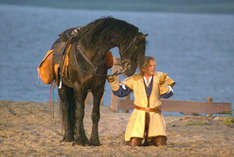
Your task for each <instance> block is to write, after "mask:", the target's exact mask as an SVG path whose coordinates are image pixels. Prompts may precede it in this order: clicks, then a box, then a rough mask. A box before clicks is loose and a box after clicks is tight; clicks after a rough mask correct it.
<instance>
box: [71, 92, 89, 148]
mask: <svg viewBox="0 0 234 157" xmlns="http://www.w3.org/2000/svg"><path fill="white" fill-rule="evenodd" d="M74 91H75V93H74V94H75V97H74V98H75V103H76V110H75V117H76V121H75V135H74V138H75V140H74V144H78V145H85V144H88V138H87V136H86V134H85V130H84V124H83V119H84V115H85V111H84V109H85V105H84V99H85V97H86V95H87V92H85V93H84V92H83V93H82V91H81V90H79V89H77V88H76V89H75V90H74Z"/></svg>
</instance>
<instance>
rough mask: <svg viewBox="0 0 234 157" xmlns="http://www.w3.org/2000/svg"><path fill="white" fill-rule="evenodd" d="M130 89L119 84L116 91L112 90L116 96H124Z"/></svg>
mask: <svg viewBox="0 0 234 157" xmlns="http://www.w3.org/2000/svg"><path fill="white" fill-rule="evenodd" d="M131 91H132V90H131V89H130V88H128V87H126V86H125V85H123V84H120V86H119V89H118V90H116V91H113V94H114V95H116V96H118V97H124V96H127V95H128V94H130V93H131Z"/></svg>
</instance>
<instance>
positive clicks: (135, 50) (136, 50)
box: [120, 32, 148, 76]
mask: <svg viewBox="0 0 234 157" xmlns="http://www.w3.org/2000/svg"><path fill="white" fill-rule="evenodd" d="M147 35H148V34H143V33H141V32H138V33H137V35H136V36H135V37H134V38H133V39H132V40H131V41H130V42H129V43H128V45H125V46H122V47H120V57H121V67H122V71H124V72H123V73H124V74H125V75H126V76H131V75H133V74H134V73H135V72H136V69H137V67H138V66H140V65H141V64H142V63H143V60H144V56H145V44H146V40H145V38H146V36H147Z"/></svg>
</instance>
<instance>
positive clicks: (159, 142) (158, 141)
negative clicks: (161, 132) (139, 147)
mask: <svg viewBox="0 0 234 157" xmlns="http://www.w3.org/2000/svg"><path fill="white" fill-rule="evenodd" d="M154 144H155V146H165V145H167V137H166V136H158V137H155V143H154Z"/></svg>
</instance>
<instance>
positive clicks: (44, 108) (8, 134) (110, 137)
mask: <svg viewBox="0 0 234 157" xmlns="http://www.w3.org/2000/svg"><path fill="white" fill-rule="evenodd" d="M54 110H55V112H54V118H53V112H52V111H53V108H52V107H51V106H50V105H49V103H46V102H45V103H38V102H13V101H0V157H8V156H17V157H20V156H22V157H24V156H44V157H47V156H48V157H52V156H56V157H73V156H74V157H83V156H85V157H94V156H95V157H97V156H102V157H103V156H104V157H109V156H110V157H129V156H131V157H132V156H133V157H139V156H140V157H141V156H142V157H150V156H154V157H155V156H167V157H168V156H173V157H175V156H178V157H183V156H189V157H197V156H210V157H216V156H217V157H232V156H234V128H231V127H228V126H226V125H224V124H223V123H222V121H220V120H214V119H212V118H206V117H199V116H184V117H176V116H166V117H165V119H166V123H167V133H168V145H167V146H163V147H155V146H146V147H131V146H126V145H125V144H124V143H123V139H124V131H125V127H126V125H127V122H128V119H129V117H130V114H129V113H113V112H112V111H111V110H110V109H109V108H108V107H106V106H101V120H100V123H99V136H100V142H101V146H98V147H95V146H78V145H76V146H72V143H70V142H60V140H61V139H62V127H61V123H60V116H59V112H58V104H57V103H56V104H55V108H54ZM85 110H86V113H85V119H84V125H85V130H86V134H87V136H88V137H90V132H91V126H92V121H91V112H90V111H91V106H89V105H87V106H86V109H85Z"/></svg>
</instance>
